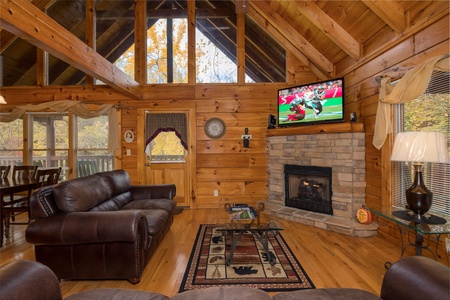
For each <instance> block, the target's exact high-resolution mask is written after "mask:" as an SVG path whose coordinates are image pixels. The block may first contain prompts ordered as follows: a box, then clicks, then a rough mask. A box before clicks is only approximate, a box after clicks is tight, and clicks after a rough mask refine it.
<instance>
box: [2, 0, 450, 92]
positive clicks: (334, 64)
mask: <svg viewBox="0 0 450 300" xmlns="http://www.w3.org/2000/svg"><path fill="white" fill-rule="evenodd" d="M134 3H135V1H126V0H120V1H118V0H97V1H96V4H95V6H96V7H97V8H103V9H102V10H98V11H97V12H96V15H97V16H96V17H97V24H96V26H97V32H98V34H97V44H96V51H94V50H92V49H87V47H86V45H85V43H84V40H85V36H86V32H85V29H86V22H87V21H86V18H85V15H86V0H32V1H27V0H15V1H11V0H0V20H1V24H0V27H1V28H2V30H1V32H0V54H1V55H2V56H3V63H2V68H3V85H4V86H35V85H36V70H37V69H38V68H39V64H38V63H37V62H38V60H37V57H36V56H37V54H36V53H37V50H36V47H37V48H39V49H42V50H45V51H48V52H49V53H51V54H52V55H54V56H55V57H57V58H59V59H51V60H50V61H49V69H50V71H49V75H50V76H49V82H48V84H50V85H74V84H83V82H84V78H85V77H84V75H85V73H86V74H88V75H90V76H93V77H95V78H98V79H101V80H102V81H103V82H105V83H107V84H108V85H110V86H112V87H114V88H116V89H118V90H121V91H126V92H127V93H130V94H131V95H133V96H134V97H137V98H139V95H140V92H139V84H138V83H137V82H136V81H135V80H134V79H133V78H130V77H129V76H127V75H126V74H124V73H123V72H121V71H120V70H119V69H117V68H115V67H114V66H113V65H112V64H111V62H113V61H115V60H116V59H117V58H118V57H119V56H120V55H121V54H122V53H123V52H124V51H125V50H126V49H128V48H129V47H130V46H131V45H132V43H133V42H134V39H133V30H134V27H133V18H134ZM173 8H181V9H173ZM186 8H187V2H186V1H185V0H180V1H177V0H161V1H148V4H147V26H148V27H150V26H152V25H153V23H154V22H155V21H156V20H157V18H159V17H164V18H167V17H171V16H172V17H173V16H179V15H180V14H186ZM196 8H197V15H198V17H199V19H198V21H199V24H200V25H201V24H203V25H205V26H203V28H205V29H204V30H203V31H204V33H205V34H206V35H208V36H209V37H210V39H211V40H213V41H214V42H215V43H216V45H218V46H219V47H222V49H223V50H224V51H225V52H226V51H227V49H229V48H231V47H228V46H229V43H230V41H232V42H231V43H235V42H234V41H235V40H236V38H235V37H234V36H229V35H227V33H225V32H223V33H222V34H219V35H218V34H213V33H212V32H208V31H207V29H206V28H208V26H206V25H208V24H209V25H213V26H215V27H216V28H221V26H223V25H224V23H226V26H230V24H232V25H233V24H236V22H235V18H236V15H235V12H234V10H236V11H238V12H245V13H246V14H247V16H249V17H250V19H246V20H247V22H253V21H254V22H256V23H257V24H258V25H259V26H260V31H257V30H253V31H251V30H249V29H248V28H247V27H246V35H247V38H248V39H249V40H248V41H250V42H251V45H256V46H254V47H248V49H247V55H248V56H249V58H250V59H249V60H248V64H249V65H247V66H246V67H247V68H248V70H249V72H251V73H252V76H254V79H255V80H256V81H258V80H259V81H263V82H268V81H280V80H281V81H282V80H283V79H284V74H280V72H282V71H283V70H284V65H283V64H284V60H285V57H283V55H284V54H283V53H284V52H283V49H282V47H284V49H286V50H287V52H288V55H293V57H295V58H296V59H297V60H298V61H299V62H300V63H301V64H303V65H304V66H306V67H307V68H308V69H309V70H310V71H312V72H313V73H314V74H316V75H317V76H318V77H319V78H330V77H333V76H336V75H340V74H345V73H347V72H348V71H349V70H351V68H352V66H355V65H357V64H358V63H362V62H367V61H368V60H370V59H371V58H372V57H374V56H375V55H377V54H379V53H380V52H381V51H386V49H389V48H390V47H391V46H392V44H393V43H394V42H395V41H396V40H398V39H405V38H407V37H409V36H411V35H412V34H414V32H417V31H418V30H420V29H421V28H423V27H425V26H427V24H429V23H430V22H433V21H434V20H436V19H437V18H440V17H441V16H442V15H446V14H449V2H448V1H389V0H386V1H377V0H362V1H336V0H330V1H286V0H272V1H271V0H267V1H262V0H250V1H247V0H236V6H234V3H230V1H213V0H211V1H204V0H203V1H202V2H201V3H200V2H199V3H198V4H197V7H196ZM211 8H214V9H215V10H216V11H215V12H214V13H213V14H214V18H207V17H208V10H207V9H209V10H210V9H211ZM40 11H47V14H48V16H46V15H44V14H42V15H41V14H39V12H40ZM218 12H220V13H218ZM210 13H211V12H210ZM202 14H203V15H202ZM200 16H201V17H200ZM217 16H221V17H220V18H217ZM55 21H56V22H55ZM206 23H208V24H206ZM60 25H62V27H61V26H60ZM256 27H257V26H251V28H256ZM443 30H447V31H448V26H447V28H444V29H443ZM71 37H77V38H78V39H79V42H73V39H72V38H71ZM65 38H66V39H67V41H69V42H70V45H61V41H62V40H64V39H65ZM270 38H274V39H275V40H277V41H278V43H275V42H273V40H271V39H270ZM248 45H250V43H248ZM280 45H281V47H280ZM234 47H235V45H234ZM233 55H234V59H236V53H233V51H231V52H230V53H229V56H230V58H233ZM258 69H264V70H270V72H266V73H264V74H263V73H258V71H257V70H258Z"/></svg>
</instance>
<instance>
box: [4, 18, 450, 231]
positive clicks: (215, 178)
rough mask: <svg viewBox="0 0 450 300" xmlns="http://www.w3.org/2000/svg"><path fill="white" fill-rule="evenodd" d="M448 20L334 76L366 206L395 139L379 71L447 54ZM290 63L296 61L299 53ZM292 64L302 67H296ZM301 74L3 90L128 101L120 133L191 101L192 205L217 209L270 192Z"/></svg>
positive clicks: (19, 95) (382, 190) (378, 199)
mask: <svg viewBox="0 0 450 300" xmlns="http://www.w3.org/2000/svg"><path fill="white" fill-rule="evenodd" d="M449 23H450V20H449V16H448V15H446V16H445V17H442V18H441V19H439V20H438V21H436V22H433V23H431V24H428V25H427V26H424V27H423V29H421V30H419V31H417V32H415V33H414V34H411V35H410V36H403V37H399V39H398V40H397V42H393V43H391V44H389V45H390V46H389V47H386V48H385V49H382V50H379V51H378V52H377V55H374V56H372V57H371V59H370V60H367V61H361V62H353V63H352V64H349V62H348V61H345V62H342V65H337V66H336V67H335V68H336V76H345V82H346V87H345V89H346V99H345V101H346V110H347V112H356V113H357V115H358V119H359V122H362V123H363V124H364V128H365V135H366V182H367V186H366V204H367V205H369V206H371V207H373V208H381V207H382V206H384V205H389V198H388V196H389V194H390V190H389V187H390V184H389V180H390V176H389V174H390V162H389V160H388V153H390V151H389V150H390V146H391V143H390V141H388V143H386V144H385V146H384V147H383V149H382V150H381V151H379V150H377V149H375V148H374V147H373V146H372V138H373V132H374V126H375V115H376V110H377V101H378V86H377V82H376V80H375V78H376V77H377V76H379V75H390V76H393V77H396V76H399V75H401V74H403V73H404V72H405V71H406V70H408V69H410V68H412V67H414V66H415V65H417V64H419V63H421V62H423V61H425V60H427V59H429V58H431V57H434V56H436V55H442V54H445V53H449V52H450V49H449ZM288 61H291V62H293V63H294V64H296V62H295V60H294V59H291V60H289V59H288ZM288 69H292V70H293V69H298V66H297V65H294V66H292V67H288ZM303 72H304V76H302V77H301V78H298V77H296V76H290V81H292V82H291V83H290V84H248V85H247V84H245V85H237V84H236V85H233V84H222V85H221V84H209V85H166V86H147V87H145V88H144V91H143V95H144V97H143V99H144V100H129V98H127V97H126V96H125V95H124V94H121V93H120V92H117V91H115V90H113V89H111V88H108V87H95V88H85V87H43V88H33V87H27V88H24V87H12V88H4V89H2V94H3V95H5V96H6V98H7V99H14V105H21V104H26V103H39V102H46V101H52V100H56V99H74V100H86V101H95V102H103V103H118V104H122V105H125V106H129V107H130V108H131V109H127V110H122V113H121V130H122V136H123V133H124V132H125V131H126V130H129V129H131V130H134V131H135V130H136V129H137V128H136V127H137V109H138V108H146V109H151V108H152V107H154V106H155V105H162V104H164V105H167V106H171V107H174V109H176V107H177V105H179V104H180V103H182V102H184V101H190V102H193V103H194V105H195V107H196V124H195V126H196V133H197V134H196V136H197V137H196V141H195V142H196V153H195V158H196V162H197V163H196V165H197V167H196V170H195V174H196V178H195V180H194V182H195V185H194V186H193V190H192V191H191V192H192V197H193V201H192V202H191V204H192V206H193V207H219V206H221V205H222V204H223V203H224V202H247V203H253V202H255V201H258V200H264V199H266V198H267V191H268V190H267V182H268V175H267V149H266V147H267V145H266V132H267V129H266V128H267V117H268V114H276V103H277V98H276V96H277V95H276V91H277V89H278V88H280V87H286V86H289V85H292V84H293V83H294V81H295V83H302V81H303V80H304V82H303V83H306V82H310V81H312V78H315V76H314V75H313V74H312V73H311V72H307V71H305V70H303ZM10 107H11V104H9V105H5V106H2V110H4V109H8V108H10ZM211 117H220V118H222V119H223V120H224V121H225V123H226V125H227V131H226V134H225V136H224V137H223V138H221V139H219V140H210V139H208V138H207V137H206V136H205V134H204V123H205V121H206V120H208V119H209V118H211ZM346 118H348V116H346ZM244 128H248V129H249V133H250V134H252V135H253V139H252V140H251V141H250V148H243V146H242V140H241V138H240V136H241V134H243V133H244ZM299 132H301V129H299ZM137 138H139V137H137ZM123 143H124V142H123ZM125 146H126V148H130V149H131V151H132V155H131V156H126V155H125ZM138 151H141V149H138V148H137V144H135V143H131V144H126V145H124V144H122V151H121V152H122V153H121V154H122V156H121V157H119V159H120V160H121V165H122V168H124V169H126V170H127V171H128V172H129V173H130V175H131V178H132V180H133V182H139V181H140V178H139V176H138V174H139V168H141V166H139V165H138V163H137V152H138ZM384 153H386V154H385V155H383V154H384ZM216 189H217V190H219V196H218V197H214V196H213V190H216ZM381 230H382V231H384V232H385V233H386V234H389V235H390V234H391V233H392V232H393V231H394V230H393V229H392V228H390V227H386V228H384V229H381Z"/></svg>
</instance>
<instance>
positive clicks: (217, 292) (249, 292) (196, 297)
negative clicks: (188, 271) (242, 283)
mask: <svg viewBox="0 0 450 300" xmlns="http://www.w3.org/2000/svg"><path fill="white" fill-rule="evenodd" d="M170 299H172V300H212V299H214V300H236V299H239V300H247V299H248V300H256V299H258V300H266V299H267V300H271V299H272V297H270V295H269V294H267V293H266V292H264V291H262V290H258V289H254V288H248V287H211V288H206V289H199V290H192V291H186V292H182V293H179V294H177V295H175V296H173V297H172V298H170Z"/></svg>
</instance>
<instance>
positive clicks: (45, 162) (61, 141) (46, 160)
mask: <svg viewBox="0 0 450 300" xmlns="http://www.w3.org/2000/svg"><path fill="white" fill-rule="evenodd" d="M27 115H28V117H29V120H30V124H32V125H31V131H30V139H29V140H30V141H32V143H31V149H30V150H31V151H30V153H31V154H32V157H31V160H30V161H31V162H32V163H31V164H32V165H37V166H38V167H61V177H60V180H61V181H62V180H67V179H68V176H67V171H68V168H69V166H68V153H69V126H68V125H69V116H68V115H67V113H28V114H27Z"/></svg>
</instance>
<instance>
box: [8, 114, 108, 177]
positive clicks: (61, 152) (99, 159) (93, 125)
mask: <svg viewBox="0 0 450 300" xmlns="http://www.w3.org/2000/svg"><path fill="white" fill-rule="evenodd" d="M23 120H26V121H27V124H28V126H27V127H28V129H29V133H28V141H29V143H28V148H26V147H25V143H24V140H25V138H26V137H24V136H23V130H24V126H25V122H24V121H23ZM69 123H72V124H74V126H73V128H74V130H73V132H69ZM108 135H109V118H108V116H107V115H104V116H99V117H95V118H90V119H83V118H80V117H76V116H74V115H71V116H69V115H68V114H67V113H48V112H45V113H43V112H42V113H41V112H33V113H27V114H25V115H24V119H17V120H15V121H13V122H10V123H3V122H0V145H1V146H0V165H10V166H14V165H20V164H23V162H24V161H26V162H27V163H28V162H29V164H33V165H38V166H39V167H44V168H45V167H61V169H62V172H61V178H60V180H61V181H62V180H67V179H69V174H68V171H69V159H68V158H69V156H70V157H72V155H76V157H77V159H76V165H75V166H73V167H74V168H76V172H77V173H76V174H77V175H78V176H80V172H81V171H80V170H81V169H82V170H83V171H84V172H83V173H82V174H83V175H81V176H85V175H89V174H92V173H96V172H101V171H110V170H113V169H114V156H113V154H112V153H110V152H109V150H108ZM69 141H73V142H72V144H73V145H74V147H73V149H69ZM24 158H27V159H24ZM74 164H75V163H74ZM81 166H82V167H83V168H82V167H81Z"/></svg>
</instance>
